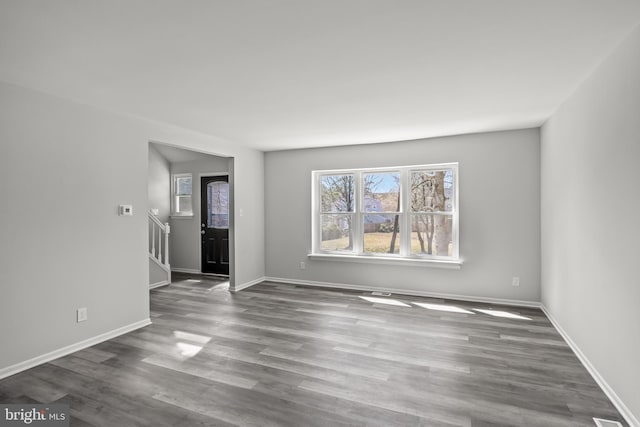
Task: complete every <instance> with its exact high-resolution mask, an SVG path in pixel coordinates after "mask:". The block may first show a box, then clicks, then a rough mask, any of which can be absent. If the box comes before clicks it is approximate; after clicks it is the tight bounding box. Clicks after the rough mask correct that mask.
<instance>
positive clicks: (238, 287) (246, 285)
mask: <svg viewBox="0 0 640 427" xmlns="http://www.w3.org/2000/svg"><path fill="white" fill-rule="evenodd" d="M265 280H267V279H266V278H265V277H264V276H262V277H259V278H257V279H255V280H252V281H250V282H245V283H242V284H240V285H236V286H235V287H234V288H233V290H231V289H229V290H231V292H240V291H241V290H243V289H247V288H250V287H251V286H253V285H257V284H258V283H262V282H264V281H265Z"/></svg>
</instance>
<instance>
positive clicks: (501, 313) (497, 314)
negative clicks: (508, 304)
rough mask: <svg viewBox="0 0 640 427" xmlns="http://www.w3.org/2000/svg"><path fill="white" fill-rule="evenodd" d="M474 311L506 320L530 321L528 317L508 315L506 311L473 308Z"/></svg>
mask: <svg viewBox="0 0 640 427" xmlns="http://www.w3.org/2000/svg"><path fill="white" fill-rule="evenodd" d="M474 310H475V311H479V312H480V313H484V314H488V315H489V316H493V317H504V318H507V319H519V320H531V318H529V317H525V316H521V315H519V314H515V313H509V312H508V311H502V310H484V309H481V308H474Z"/></svg>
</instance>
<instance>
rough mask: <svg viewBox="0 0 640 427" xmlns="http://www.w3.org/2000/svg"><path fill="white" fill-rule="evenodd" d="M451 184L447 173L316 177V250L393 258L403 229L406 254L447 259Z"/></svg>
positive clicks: (415, 170)
mask: <svg viewBox="0 0 640 427" xmlns="http://www.w3.org/2000/svg"><path fill="white" fill-rule="evenodd" d="M402 176H404V179H405V181H406V183H405V184H404V185H407V186H408V191H406V194H407V196H405V197H407V199H408V200H406V201H403V200H402V196H401V194H402V191H401V188H402V185H403V182H402V179H403V178H402ZM356 178H357V179H356ZM454 180H455V173H454V169H453V168H442V169H430V168H427V167H424V169H420V168H412V169H407V171H406V173H405V174H404V175H403V174H401V172H400V171H394V170H390V171H371V172H369V171H362V172H359V173H358V172H355V173H345V174H331V175H329V174H327V175H320V179H319V184H320V185H319V190H320V228H321V233H320V234H321V236H320V245H319V249H320V250H322V251H329V252H347V253H354V251H356V248H358V249H359V251H361V252H362V253H365V254H383V253H387V254H399V253H400V252H401V249H400V248H401V244H402V242H401V236H402V235H403V233H402V230H403V227H407V228H409V229H407V231H406V232H405V233H404V236H405V237H408V238H409V240H410V242H409V244H408V247H407V249H406V250H405V252H406V253H407V254H408V255H435V256H443V257H450V256H452V255H453V253H454V248H453V244H454V243H453V231H454V230H453V225H454V214H455V206H454V200H455V199H454V190H455V185H454V184H455V182H454ZM356 183H358V184H356ZM357 185H360V188H356V186H357ZM356 224H357V226H356ZM356 239H358V240H359V241H358V242H357V240H356ZM356 242H357V243H359V244H358V245H356Z"/></svg>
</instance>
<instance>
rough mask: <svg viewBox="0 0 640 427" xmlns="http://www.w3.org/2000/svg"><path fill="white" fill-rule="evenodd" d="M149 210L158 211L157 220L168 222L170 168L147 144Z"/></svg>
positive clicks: (161, 156)
mask: <svg viewBox="0 0 640 427" xmlns="http://www.w3.org/2000/svg"><path fill="white" fill-rule="evenodd" d="M148 187H149V188H148V197H149V209H154V208H155V209H158V210H159V214H158V219H159V220H160V222H162V223H163V224H164V223H166V222H169V215H170V213H171V168H170V165H169V161H168V160H167V159H165V158H164V156H163V155H162V154H160V152H159V151H158V150H156V148H155V147H154V146H153V144H149V183H148Z"/></svg>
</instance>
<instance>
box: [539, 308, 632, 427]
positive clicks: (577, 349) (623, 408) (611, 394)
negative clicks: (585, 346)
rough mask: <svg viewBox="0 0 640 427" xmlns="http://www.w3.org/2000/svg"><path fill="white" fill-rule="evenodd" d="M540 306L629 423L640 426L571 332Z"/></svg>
mask: <svg viewBox="0 0 640 427" xmlns="http://www.w3.org/2000/svg"><path fill="white" fill-rule="evenodd" d="M540 308H541V309H542V311H543V312H544V314H545V315H546V316H547V317H548V318H549V320H550V321H551V324H552V325H553V326H554V327H555V328H556V330H557V331H558V332H559V333H560V335H561V336H562V338H564V340H565V341H566V342H567V344H568V345H569V347H570V348H571V350H573V352H574V353H575V355H576V356H577V357H578V359H579V360H580V362H582V364H583V365H584V367H585V368H586V369H587V371H588V372H589V374H591V376H592V377H593V379H594V380H595V382H596V383H598V385H599V386H600V388H601V389H602V391H604V394H606V395H607V397H608V398H609V400H611V402H612V403H613V405H614V406H615V407H616V409H618V411H619V412H620V414H621V415H622V416H623V417H624V419H625V420H626V421H627V423H628V424H629V425H630V426H631V427H640V421H638V418H636V416H635V415H633V413H632V412H631V411H630V410H629V408H628V407H627V405H625V404H624V402H623V401H622V400H621V399H620V397H618V395H617V394H616V392H615V391H614V390H613V388H611V386H610V385H609V384H608V383H607V382H606V381H605V379H604V378H603V377H602V375H600V372H598V370H597V369H596V368H595V366H593V364H592V363H591V362H590V361H589V359H588V358H587V356H586V355H585V354H584V353H583V352H582V350H580V347H578V345H577V344H576V343H575V342H574V341H573V340H572V339H571V337H570V336H569V334H567V332H566V331H565V330H564V329H563V328H562V326H560V323H558V321H557V320H556V318H555V317H553V315H552V314H551V312H550V311H549V310H548V309H547V307H546V306H545V305H544V304H540Z"/></svg>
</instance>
